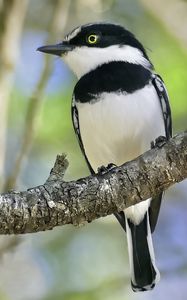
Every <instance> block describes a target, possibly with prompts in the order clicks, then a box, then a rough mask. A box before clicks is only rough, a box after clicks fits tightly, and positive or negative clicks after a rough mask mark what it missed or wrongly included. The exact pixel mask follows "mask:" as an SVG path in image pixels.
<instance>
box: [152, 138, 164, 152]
mask: <svg viewBox="0 0 187 300" xmlns="http://www.w3.org/2000/svg"><path fill="white" fill-rule="evenodd" d="M166 142H167V138H166V137H165V136H163V135H160V136H159V137H157V138H156V140H155V141H152V142H151V149H154V148H162V147H163V146H164V145H165V144H166Z"/></svg>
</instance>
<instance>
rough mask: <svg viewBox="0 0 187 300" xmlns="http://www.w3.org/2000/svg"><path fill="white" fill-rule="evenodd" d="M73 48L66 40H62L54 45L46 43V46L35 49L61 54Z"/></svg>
mask: <svg viewBox="0 0 187 300" xmlns="http://www.w3.org/2000/svg"><path fill="white" fill-rule="evenodd" d="M73 49H74V46H73V45H69V44H67V43H66V42H63V43H60V44H56V45H47V46H42V47H39V48H38V49H37V51H40V52H44V53H49V54H54V55H58V56H61V55H63V54H65V53H67V52H68V51H71V50H73Z"/></svg>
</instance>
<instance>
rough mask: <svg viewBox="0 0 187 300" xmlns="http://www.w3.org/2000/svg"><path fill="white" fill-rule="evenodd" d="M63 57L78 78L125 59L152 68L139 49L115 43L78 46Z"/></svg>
mask: <svg viewBox="0 0 187 300" xmlns="http://www.w3.org/2000/svg"><path fill="white" fill-rule="evenodd" d="M63 59H64V61H65V62H66V63H67V64H68V65H69V67H70V68H71V69H72V71H73V72H74V73H75V74H76V76H77V77H78V78H80V77H82V76H83V75H85V74H86V73H88V72H90V71H91V70H94V69H95V68H97V67H98V66H100V65H102V64H104V63H108V62H112V61H124V62H129V63H132V64H139V65H142V66H144V67H145V68H147V69H150V68H151V65H150V62H149V61H148V60H147V59H146V58H145V57H144V56H143V53H142V52H141V51H140V50H139V49H137V48H134V47H131V46H127V45H125V46H119V45H113V46H109V47H106V48H97V47H95V48H91V47H86V46H82V47H76V48H75V49H74V50H72V51H70V52H68V53H67V54H66V55H65V56H63Z"/></svg>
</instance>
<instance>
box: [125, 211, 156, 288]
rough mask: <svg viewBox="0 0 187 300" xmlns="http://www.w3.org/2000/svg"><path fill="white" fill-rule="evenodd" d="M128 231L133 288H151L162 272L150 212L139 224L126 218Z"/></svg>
mask: <svg viewBox="0 0 187 300" xmlns="http://www.w3.org/2000/svg"><path fill="white" fill-rule="evenodd" d="M126 232H127V243H128V252H129V260H130V268H131V276H132V277H131V285H132V289H133V291H134V292H138V291H148V290H151V289H153V288H154V286H155V284H156V283H157V282H158V281H159V279H160V274H159V271H158V269H157V268H156V265H155V256H154V250H153V244H152V236H151V230H150V224H149V216H148V212H147V213H146V214H145V216H144V219H143V220H142V221H141V223H140V224H138V225H135V224H133V223H132V222H131V221H130V219H128V218H126Z"/></svg>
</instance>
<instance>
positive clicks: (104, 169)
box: [97, 163, 117, 175]
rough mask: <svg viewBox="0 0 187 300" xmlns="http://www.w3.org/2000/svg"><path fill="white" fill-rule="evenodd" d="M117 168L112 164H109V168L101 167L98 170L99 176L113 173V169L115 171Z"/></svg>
mask: <svg viewBox="0 0 187 300" xmlns="http://www.w3.org/2000/svg"><path fill="white" fill-rule="evenodd" d="M115 167H117V166H116V165H115V164H112V163H110V164H108V166H107V167H105V166H101V167H99V168H98V169H97V172H98V174H100V175H104V174H106V173H107V172H109V171H111V170H112V169H114V168H115Z"/></svg>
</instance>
